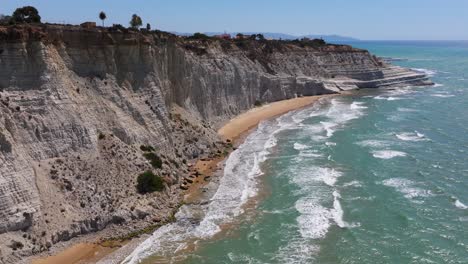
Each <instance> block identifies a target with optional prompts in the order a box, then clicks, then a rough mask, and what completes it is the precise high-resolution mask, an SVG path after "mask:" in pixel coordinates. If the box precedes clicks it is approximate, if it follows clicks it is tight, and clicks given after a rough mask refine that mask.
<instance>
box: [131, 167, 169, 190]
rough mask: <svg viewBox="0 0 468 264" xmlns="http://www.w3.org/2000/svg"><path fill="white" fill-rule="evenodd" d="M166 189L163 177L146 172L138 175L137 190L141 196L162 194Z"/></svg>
mask: <svg viewBox="0 0 468 264" xmlns="http://www.w3.org/2000/svg"><path fill="white" fill-rule="evenodd" d="M163 189H164V183H163V180H162V179H161V177H159V176H157V175H155V174H154V173H153V172H151V171H146V172H144V173H142V174H140V175H138V179H137V190H138V192H139V193H141V194H145V193H152V192H160V191H162V190H163Z"/></svg>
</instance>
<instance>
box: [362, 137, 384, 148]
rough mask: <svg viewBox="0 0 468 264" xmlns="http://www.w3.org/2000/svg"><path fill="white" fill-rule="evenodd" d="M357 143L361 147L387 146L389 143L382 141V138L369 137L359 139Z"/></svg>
mask: <svg viewBox="0 0 468 264" xmlns="http://www.w3.org/2000/svg"><path fill="white" fill-rule="evenodd" d="M357 144H358V145H359V146H362V147H371V148H383V147H387V146H388V145H389V144H390V143H389V142H387V141H383V140H374V139H369V140H363V141H359V142H357Z"/></svg>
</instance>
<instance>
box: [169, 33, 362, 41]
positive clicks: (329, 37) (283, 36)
mask: <svg viewBox="0 0 468 264" xmlns="http://www.w3.org/2000/svg"><path fill="white" fill-rule="evenodd" d="M172 33H174V34H176V35H179V36H191V35H193V33H179V32H172ZM237 33H242V34H244V35H252V34H262V35H263V36H265V38H267V39H286V40H292V39H301V38H310V39H316V38H322V39H324V40H325V41H326V42H353V41H359V39H357V38H352V37H346V36H340V35H302V36H295V35H290V34H284V33H273V32H229V34H231V35H232V36H235V35H237ZM203 34H206V35H208V36H214V35H220V34H223V32H203Z"/></svg>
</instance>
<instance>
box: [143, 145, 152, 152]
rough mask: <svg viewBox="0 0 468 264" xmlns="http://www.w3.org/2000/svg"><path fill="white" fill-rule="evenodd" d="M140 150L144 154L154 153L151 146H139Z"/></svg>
mask: <svg viewBox="0 0 468 264" xmlns="http://www.w3.org/2000/svg"><path fill="white" fill-rule="evenodd" d="M140 149H141V151H144V152H151V151H155V149H154V148H153V147H152V146H150V145H147V146H145V145H141V146H140Z"/></svg>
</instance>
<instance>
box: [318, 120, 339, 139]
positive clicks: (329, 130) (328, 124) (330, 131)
mask: <svg viewBox="0 0 468 264" xmlns="http://www.w3.org/2000/svg"><path fill="white" fill-rule="evenodd" d="M320 124H322V125H323V129H325V131H327V137H331V136H333V133H335V130H334V129H333V128H334V127H336V126H337V124H335V123H332V122H320Z"/></svg>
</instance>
